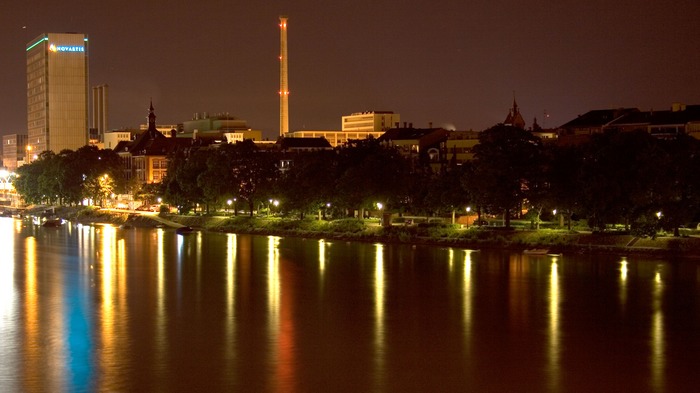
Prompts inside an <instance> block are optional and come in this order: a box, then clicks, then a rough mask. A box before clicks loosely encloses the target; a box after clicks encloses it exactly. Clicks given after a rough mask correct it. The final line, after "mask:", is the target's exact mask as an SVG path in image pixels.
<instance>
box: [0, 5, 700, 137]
mask: <svg viewBox="0 0 700 393" xmlns="http://www.w3.org/2000/svg"><path fill="white" fill-rule="evenodd" d="M8 3H9V4H8ZM284 14H286V15H288V16H289V30H288V34H289V80H290V82H289V85H290V91H291V94H290V104H289V105H290V129H291V130H302V129H307V130H319V129H340V127H341V126H340V118H341V116H343V115H347V114H350V113H353V112H360V111H367V110H391V111H394V112H397V113H399V114H400V115H401V119H402V121H407V122H412V123H413V125H414V126H416V127H427V126H428V123H429V122H432V123H433V124H434V125H435V126H449V127H455V128H456V129H460V130H461V129H475V130H481V129H484V128H487V127H489V126H491V125H494V124H496V123H499V122H502V121H503V120H504V119H505V116H506V115H507V113H508V109H509V108H510V106H511V105H512V101H513V94H514V93H515V97H516V99H517V102H518V104H519V106H520V108H521V113H522V114H523V117H524V118H525V120H526V121H527V123H528V126H529V125H530V124H531V123H532V120H533V118H534V117H537V119H538V122H539V123H540V125H544V126H546V127H550V126H559V125H561V124H563V123H565V122H567V121H569V120H571V119H572V118H574V117H575V116H576V115H578V114H582V113H585V112H587V111H589V110H592V109H603V108H612V107H638V108H640V109H642V110H649V109H656V110H661V109H668V108H670V106H671V104H672V103H673V102H683V103H686V104H700V22H699V21H700V1H698V0H673V1H672V0H656V1H649V0H616V1H610V0H585V1H572V0H535V1H529V2H528V1H517V0H501V1H498V0H477V1H467V0H442V1H430V0H404V1H401V0H372V1H369V0H355V1H346V2H340V1H310V0H296V1H274V0H271V1H258V2H250V1H233V0H199V1H190V0H187V1H186V0H149V1H136V0H120V1H116V0H102V1H94V0H64V1H33V0H26V1H18V0H9V1H3V2H2V3H1V4H0V133H1V134H9V133H18V132H19V133H24V132H26V87H25V86H26V66H25V64H26V56H25V48H26V44H27V42H29V41H30V40H33V39H34V38H35V37H36V36H38V35H39V34H41V33H44V32H69V31H70V32H80V33H86V34H88V36H89V39H90V52H89V55H90V85H91V86H94V85H98V84H103V83H106V84H109V85H110V108H109V110H110V124H109V126H110V128H113V129H114V128H123V127H135V126H138V125H139V124H142V123H145V122H146V120H145V119H146V115H147V114H148V113H147V110H148V105H149V100H150V99H151V98H152V99H153V104H154V106H155V108H156V114H157V115H158V120H157V121H158V123H163V124H166V123H168V124H169V123H178V122H182V121H185V120H189V119H191V118H192V116H193V114H194V113H195V112H209V113H216V112H228V113H230V114H231V115H233V116H236V117H239V118H242V119H245V120H247V121H248V125H249V126H250V127H252V128H254V129H262V130H264V131H266V133H267V134H266V135H269V136H274V135H276V133H277V132H278V128H279V125H278V124H279V120H278V119H279V96H278V94H277V91H278V90H279V62H278V59H277V57H278V52H279V27H278V16H279V15H284ZM545 112H546V113H547V114H548V115H549V118H547V119H546V120H545V119H544V113H545Z"/></svg>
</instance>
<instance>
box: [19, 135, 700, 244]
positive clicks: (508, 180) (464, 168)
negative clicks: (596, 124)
mask: <svg viewBox="0 0 700 393" xmlns="http://www.w3.org/2000/svg"><path fill="white" fill-rule="evenodd" d="M472 152H473V154H474V159H473V160H470V161H468V162H465V163H462V164H460V165H458V164H457V163H455V162H454V160H451V159H450V156H451V153H450V152H449V151H446V152H444V153H445V154H444V157H446V159H445V160H443V161H444V162H443V163H442V165H439V166H436V165H435V164H434V163H433V164H432V165H431V162H430V160H429V158H428V157H427V156H424V155H420V156H419V157H418V158H409V157H407V156H405V155H404V154H402V152H401V151H400V149H399V148H397V147H394V146H391V145H389V144H387V143H383V142H380V141H378V140H376V139H366V140H356V141H350V142H349V143H347V144H346V145H345V146H343V147H339V148H336V149H334V150H318V151H311V152H304V153H285V152H279V151H271V150H268V149H263V148H260V147H258V146H256V145H255V144H254V143H253V142H252V141H244V142H238V143H236V144H223V145H220V146H218V147H215V148H213V147H202V148H198V149H190V150H180V151H177V152H175V153H174V154H173V155H172V156H171V157H169V164H168V171H167V175H166V177H165V178H164V179H163V182H162V183H160V184H157V185H148V187H146V188H148V189H151V190H150V191H148V192H150V193H153V194H154V195H160V196H162V198H163V200H164V201H165V202H166V203H168V204H171V205H172V206H177V207H178V208H179V209H180V211H182V212H189V211H192V210H195V209H198V208H199V209H202V210H212V209H214V210H218V209H225V208H227V207H228V206H230V205H228V204H229V201H234V202H233V203H234V206H231V208H232V209H233V210H235V211H236V212H237V211H239V210H244V211H246V212H247V214H251V215H252V214H253V212H254V211H260V210H264V209H272V208H274V209H276V212H279V213H282V214H289V215H296V216H298V217H301V218H303V217H304V216H305V215H308V214H317V213H318V212H323V213H324V214H330V215H333V216H334V217H339V216H348V215H355V214H357V215H359V216H364V212H365V211H367V210H382V211H386V212H392V213H404V214H414V215H439V216H448V215H450V214H452V215H453V217H454V214H455V212H464V211H465V208H466V207H467V206H469V207H470V208H471V209H472V210H471V211H472V212H473V213H474V214H476V215H477V216H478V219H479V221H481V216H482V215H483V214H489V215H498V216H500V217H503V219H504V224H505V226H506V227H509V226H510V220H511V219H512V218H523V216H526V218H529V219H530V220H532V222H539V221H540V218H541V217H542V216H548V217H551V214H550V213H551V212H552V210H554V209H556V210H557V212H558V214H561V215H563V216H564V217H566V221H567V223H569V225H570V223H571V221H572V220H581V219H585V220H587V222H588V224H589V226H590V227H591V228H593V229H596V230H604V229H605V228H606V227H607V226H609V225H610V224H623V225H625V226H626V227H627V228H631V229H633V230H637V231H642V232H643V231H650V232H651V231H655V230H656V229H658V228H660V227H662V228H665V229H668V230H675V231H676V233H677V229H678V228H679V227H680V226H681V225H685V224H687V223H690V222H693V221H699V220H700V154H699V153H700V142H699V141H698V140H696V139H694V138H692V137H689V136H687V135H685V134H681V135H678V136H677V137H675V138H673V139H657V138H655V137H653V136H652V135H650V134H649V133H647V132H644V131H639V132H607V133H602V134H596V135H592V136H591V138H590V140H589V141H588V142H586V143H583V144H580V145H575V146H560V145H558V144H556V143H552V144H545V143H543V141H542V140H540V139H539V138H537V137H535V136H533V135H532V134H531V133H530V132H528V131H525V130H523V129H520V128H517V127H512V126H506V125H502V124H499V125H496V126H494V127H492V128H490V129H488V130H485V131H482V132H481V133H480V136H479V143H478V144H477V145H476V146H475V147H474V148H473V151H472ZM290 162H291V165H285V164H283V163H290ZM121 171H122V169H121V164H120V163H119V160H118V156H116V154H114V153H113V152H111V151H108V150H99V151H98V150H96V149H94V148H87V147H86V148H82V149H79V150H78V151H77V152H70V151H68V152H61V153H60V154H58V155H53V154H52V153H42V155H40V157H39V159H38V160H36V161H35V162H32V163H31V164H30V165H25V166H23V167H21V168H20V170H18V173H19V174H20V176H19V178H18V179H16V180H15V187H16V188H17V191H18V192H19V193H20V194H21V195H22V196H23V197H24V199H25V200H26V201H28V202H30V203H32V202H36V201H39V200H46V198H47V197H48V198H49V200H51V201H55V202H57V203H73V202H77V201H79V200H81V198H85V197H86V196H89V197H92V198H96V199H99V198H100V196H101V195H102V196H104V193H105V189H104V188H98V187H96V186H95V184H96V183H99V179H100V176H102V175H103V174H105V173H107V174H109V176H110V178H112V179H113V180H114V182H115V183H114V186H113V189H115V190H116V189H128V188H129V186H128V184H127V183H126V182H125V181H124V179H123V175H120V174H121V173H122V172H121ZM98 191H99V192H102V194H101V195H99V194H98ZM271 201H278V205H277V207H273V206H272V204H271V203H270V202H271Z"/></svg>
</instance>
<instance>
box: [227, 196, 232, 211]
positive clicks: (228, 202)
mask: <svg viewBox="0 0 700 393" xmlns="http://www.w3.org/2000/svg"><path fill="white" fill-rule="evenodd" d="M232 203H233V201H232V200H230V199H229V200H228V201H226V204H227V205H228V207H227V208H226V213H228V209H230V208H231V204H232Z"/></svg>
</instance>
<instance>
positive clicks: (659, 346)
mask: <svg viewBox="0 0 700 393" xmlns="http://www.w3.org/2000/svg"><path fill="white" fill-rule="evenodd" d="M659 269H660V268H658V269H657V271H656V273H655V275H654V284H653V288H652V316H651V332H650V338H651V342H650V346H651V359H650V360H651V364H650V366H651V383H652V386H653V388H654V390H655V391H657V392H660V391H663V390H664V389H663V387H664V371H665V368H666V353H665V352H666V340H665V334H664V313H663V291H664V283H663V280H662V279H661V271H660V270H659Z"/></svg>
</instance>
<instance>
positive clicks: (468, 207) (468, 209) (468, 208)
mask: <svg viewBox="0 0 700 393" xmlns="http://www.w3.org/2000/svg"><path fill="white" fill-rule="evenodd" d="M466 210H467V229H469V212H471V211H472V207H471V206H467V209H466Z"/></svg>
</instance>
